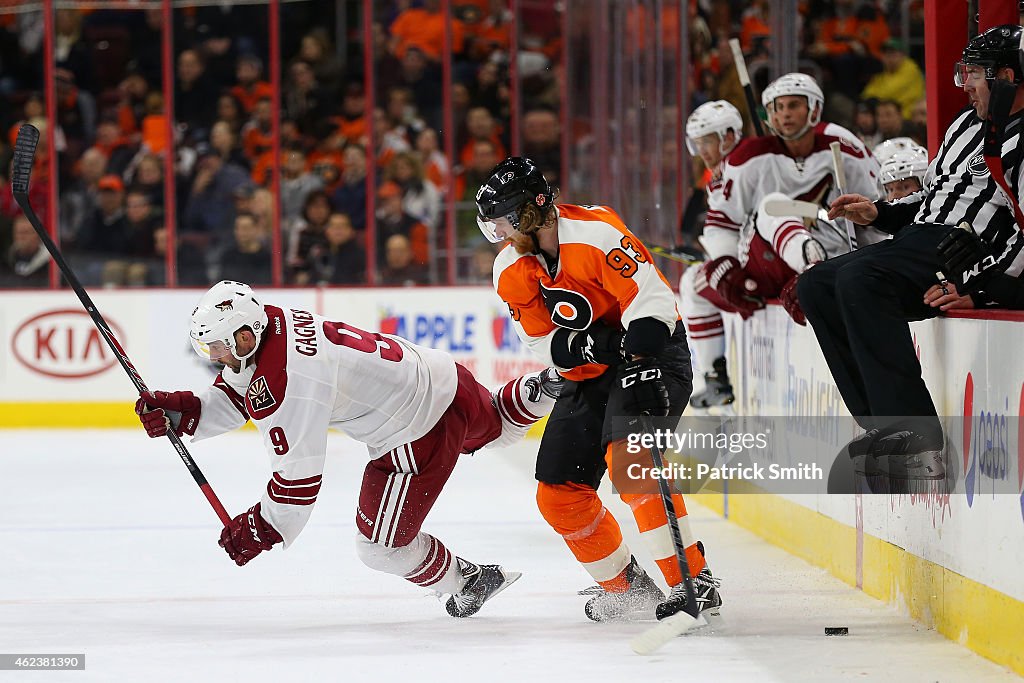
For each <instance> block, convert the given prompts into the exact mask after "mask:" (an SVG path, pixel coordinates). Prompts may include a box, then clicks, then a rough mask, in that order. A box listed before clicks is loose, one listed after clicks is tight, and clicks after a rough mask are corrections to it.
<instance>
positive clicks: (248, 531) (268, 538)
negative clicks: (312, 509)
mask: <svg viewBox="0 0 1024 683" xmlns="http://www.w3.org/2000/svg"><path fill="white" fill-rule="evenodd" d="M282 541H284V539H283V538H281V534H279V533H277V530H276V529H274V527H272V526H270V524H268V523H267V521H266V520H265V519H263V516H262V515H261V514H260V504H259V503H256V504H255V505H253V506H252V507H251V508H249V510H248V511H247V512H243V513H242V514H240V515H238V516H237V517H235V518H234V519H232V520H231V522H230V523H229V524H228V525H227V526H226V527H224V529H223V530H222V531H221V532H220V547H221V548H224V552H226V553H227V554H228V557H230V558H231V559H232V560H234V561H235V564H237V565H238V566H239V567H242V566H245V564H246V563H247V562H248V561H249V560H251V559H252V558H254V557H256V556H257V555H259V554H260V553H262V552H263V551H264V550H270V549H271V548H273V547H274V545H275V544H277V543H281V542H282Z"/></svg>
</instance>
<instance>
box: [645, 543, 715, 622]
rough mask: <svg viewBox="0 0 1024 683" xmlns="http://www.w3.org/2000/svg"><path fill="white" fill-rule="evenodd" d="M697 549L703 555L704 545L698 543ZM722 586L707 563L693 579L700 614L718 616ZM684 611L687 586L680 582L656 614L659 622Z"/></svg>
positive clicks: (657, 609) (659, 606)
mask: <svg viewBox="0 0 1024 683" xmlns="http://www.w3.org/2000/svg"><path fill="white" fill-rule="evenodd" d="M697 547H698V548H699V549H700V554H701V555H703V554H704V544H703V543H701V542H699V541H698V542H697ZM721 585H722V582H721V581H719V580H718V579H716V578H715V577H714V576H712V575H711V570H710V569H709V568H708V565H707V563H705V564H704V568H703V569H701V570H700V573H699V574H697V576H695V577H693V592H694V594H695V597H696V598H697V613H698V614H700V613H702V612H704V613H707V614H710V615H713V616H718V608H719V607H721V606H722V596H721V595H720V594H719V592H718V588H719V586H721ZM684 611H686V584H685V583H683V582H680V583H679V585H677V586H675V587H674V588H673V589H672V592H671V593H670V594H669V596H668V599H667V600H665V602H663V603H661V604H660V605H658V607H657V608H656V609H655V611H654V613H655V616H657V617H658V621H661V620H662V619H666V618H668V617H670V616H672V615H673V614H678V613H679V612H684Z"/></svg>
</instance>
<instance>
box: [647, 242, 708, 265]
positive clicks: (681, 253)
mask: <svg viewBox="0 0 1024 683" xmlns="http://www.w3.org/2000/svg"><path fill="white" fill-rule="evenodd" d="M647 249H648V250H649V251H650V252H651V253H652V254H657V255H658V256H664V257H665V258H668V259H672V260H673V261H678V262H679V263H685V264H686V265H688V266H693V265H696V264H698V263H704V260H705V259H704V254H702V253H701V252H699V251H697V250H696V249H693V248H692V247H686V246H675V247H663V246H660V245H658V244H648V245H647Z"/></svg>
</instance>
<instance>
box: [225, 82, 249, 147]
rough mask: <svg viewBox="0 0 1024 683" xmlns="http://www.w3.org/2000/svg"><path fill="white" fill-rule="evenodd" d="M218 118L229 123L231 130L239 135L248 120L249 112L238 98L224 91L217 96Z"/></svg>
mask: <svg viewBox="0 0 1024 683" xmlns="http://www.w3.org/2000/svg"><path fill="white" fill-rule="evenodd" d="M217 120H218V121H223V122H225V123H226V124H228V126H229V127H230V128H231V132H232V133H233V134H234V135H235V136H236V137H239V136H240V135H241V133H242V126H244V125H245V123H246V121H247V120H248V113H247V112H246V111H245V110H244V109H243V108H242V103H241V102H239V101H238V98H236V97H235V96H234V95H232V94H230V93H223V94H221V96H220V97H218V98H217Z"/></svg>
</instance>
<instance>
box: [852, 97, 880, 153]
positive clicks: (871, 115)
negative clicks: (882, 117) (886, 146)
mask: <svg viewBox="0 0 1024 683" xmlns="http://www.w3.org/2000/svg"><path fill="white" fill-rule="evenodd" d="M853 133H854V134H855V135H856V136H857V137H858V138H860V141H861V142H863V143H864V146H865V147H867V148H868V149H874V148H875V145H877V144H878V143H879V142H881V141H882V134H881V133H879V132H878V121H877V120H875V107H874V103H873V102H858V103H857V108H856V110H855V112H854V117H853Z"/></svg>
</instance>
